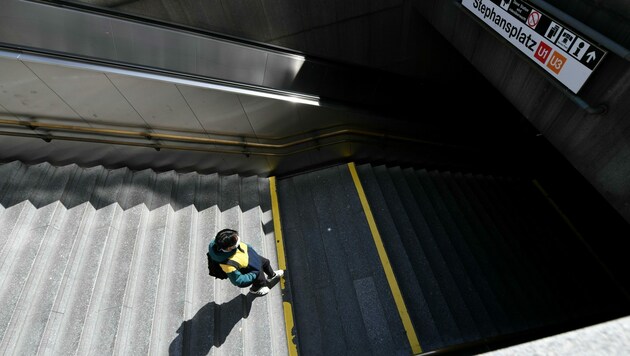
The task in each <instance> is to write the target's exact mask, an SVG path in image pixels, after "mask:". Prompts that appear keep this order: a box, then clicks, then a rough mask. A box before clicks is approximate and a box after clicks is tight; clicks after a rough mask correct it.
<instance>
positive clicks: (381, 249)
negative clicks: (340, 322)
mask: <svg viewBox="0 0 630 356" xmlns="http://www.w3.org/2000/svg"><path fill="white" fill-rule="evenodd" d="M348 168H349V169H350V174H351V175H352V180H354V185H355V187H356V188H357V193H358V194H359V199H360V200H361V205H362V206H363V211H364V212H365V218H366V219H367V222H368V225H369V226H370V231H371V232H372V238H373V239H374V244H375V245H376V250H377V251H378V256H379V257H380V259H381V264H382V265H383V269H384V270H385V276H386V277H387V282H388V283H389V288H390V289H391V290H392V295H393V296H394V301H395V302H396V308H397V309H398V313H399V314H400V319H401V320H402V323H403V326H404V327H405V331H406V332H407V339H408V340H409V345H410V346H411V351H412V352H413V353H414V354H420V353H422V348H421V347H420V342H419V341H418V337H417V336H416V331H415V330H414V328H413V324H412V323H411V319H410V318H409V313H408V312H407V307H406V306H405V301H404V300H403V298H402V294H401V293H400V288H399V287H398V282H397V281H396V276H395V275H394V271H393V270H392V266H391V265H390V264H389V258H388V257H387V252H386V251H385V246H384V245H383V241H382V240H381V235H380V234H379V232H378V229H377V227H376V222H375V221H374V216H373V215H372V210H370V205H369V204H368V201H367V198H366V196H365V192H364V191H363V186H362V185H361V181H360V180H359V175H358V174H357V169H356V166H355V164H354V162H350V163H348Z"/></svg>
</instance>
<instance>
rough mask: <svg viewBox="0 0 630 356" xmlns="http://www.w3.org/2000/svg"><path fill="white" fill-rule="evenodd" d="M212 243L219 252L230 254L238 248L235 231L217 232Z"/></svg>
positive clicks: (238, 240)
mask: <svg viewBox="0 0 630 356" xmlns="http://www.w3.org/2000/svg"><path fill="white" fill-rule="evenodd" d="M214 241H215V243H216V245H217V247H218V248H219V250H221V251H223V252H230V251H232V250H234V249H235V248H237V247H238V244H239V242H240V239H239V237H238V232H237V231H236V230H232V229H223V230H221V231H219V232H217V236H215V238H214Z"/></svg>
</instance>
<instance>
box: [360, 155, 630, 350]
mask: <svg viewBox="0 0 630 356" xmlns="http://www.w3.org/2000/svg"><path fill="white" fill-rule="evenodd" d="M357 171H358V173H359V176H360V180H361V182H362V185H363V187H364V189H365V192H366V195H367V198H368V200H369V202H370V206H371V209H372V212H373V214H374V217H375V220H376V223H377V225H378V228H379V231H380V234H381V236H382V237H383V243H384V245H385V248H386V249H387V252H388V254H389V258H390V261H391V264H392V268H393V270H394V272H395V274H396V276H397V280H398V283H399V284H400V288H401V291H402V294H403V296H404V297H405V301H406V304H407V308H408V310H409V314H410V317H411V319H412V321H413V324H414V326H415V328H416V332H417V333H418V338H419V341H420V343H421V345H422V348H423V351H425V352H426V351H431V350H437V349H442V348H445V347H452V346H456V345H462V344H466V343H469V344H470V343H476V342H479V341H482V340H491V339H492V338H494V337H498V336H506V335H518V334H523V333H524V332H530V331H532V330H540V329H544V328H553V327H558V326H561V325H568V324H569V323H574V325H575V323H580V322H587V321H588V320H591V321H592V320H598V319H599V320H606V318H607V317H611V316H615V315H616V316H621V315H624V314H623V313H624V310H626V311H627V310H628V309H627V307H628V300H625V299H624V297H623V294H622V293H621V291H620V290H619V289H618V288H616V286H615V284H614V283H613V281H612V280H611V278H610V277H609V276H608V275H607V274H606V273H605V270H604V269H603V268H602V266H601V265H599V264H598V263H597V261H596V260H595V258H594V257H593V256H592V255H590V254H589V253H588V250H587V249H586V248H585V246H584V245H583V244H582V243H581V242H580V241H579V239H578V237H577V236H576V234H575V233H574V232H573V231H572V230H571V229H570V228H569V227H568V225H567V224H566V223H565V222H564V221H563V220H562V219H561V217H560V215H559V214H558V212H557V211H555V210H554V209H552V207H551V205H550V204H549V202H548V201H546V200H545V198H544V196H543V194H541V192H540V191H538V190H537V189H536V188H535V186H534V185H533V184H532V182H531V181H529V180H522V179H516V178H510V177H492V176H488V175H482V174H472V173H459V172H448V171H436V170H431V171H429V170H426V169H414V168H401V167H387V166H384V165H377V166H372V165H370V164H363V165H359V166H357Z"/></svg>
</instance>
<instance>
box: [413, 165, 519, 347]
mask: <svg viewBox="0 0 630 356" xmlns="http://www.w3.org/2000/svg"><path fill="white" fill-rule="evenodd" d="M416 174H417V175H418V176H419V177H421V179H422V180H423V184H424V185H425V186H427V185H430V184H433V186H434V188H435V192H436V193H437V194H436V195H434V196H433V201H434V202H435V204H436V205H437V206H439V205H443V206H442V207H441V208H440V210H439V211H440V216H441V219H442V220H443V221H444V222H445V223H446V224H445V227H446V228H447V230H450V231H449V235H451V236H454V237H456V238H457V239H458V240H459V241H460V256H461V255H463V256H464V257H463V258H462V261H463V262H464V263H465V266H466V269H467V270H468V271H470V276H471V279H472V281H473V283H474V284H475V287H476V288H477V290H478V291H479V294H480V296H481V297H482V301H483V302H484V306H485V308H486V310H487V312H488V316H489V317H490V318H491V322H490V324H491V325H492V324H495V327H496V328H497V329H495V330H486V331H485V332H484V335H485V336H486V337H487V336H495V335H497V334H498V333H501V334H506V333H509V332H512V331H513V329H512V327H511V326H510V324H509V322H508V320H507V316H506V314H505V310H504V305H502V304H501V302H499V299H498V298H497V296H496V292H495V290H496V289H497V287H499V286H500V284H498V283H496V281H497V278H496V272H495V271H494V268H493V267H492V266H491V265H490V264H489V263H490V261H489V260H488V255H487V254H486V253H485V251H483V249H481V248H480V242H479V239H478V237H477V236H476V234H475V232H474V231H473V229H472V227H471V226H470V224H469V222H468V220H467V218H466V216H465V215H464V213H463V212H462V210H461V209H460V207H459V205H458V203H457V200H456V199H455V197H454V196H453V194H452V193H451V191H450V189H449V188H448V187H447V185H446V183H445V182H444V181H443V179H442V175H441V174H438V173H437V172H433V173H429V172H427V171H426V170H419V171H416ZM440 202H442V203H440ZM454 227H457V229H454ZM491 281H494V282H495V283H491Z"/></svg>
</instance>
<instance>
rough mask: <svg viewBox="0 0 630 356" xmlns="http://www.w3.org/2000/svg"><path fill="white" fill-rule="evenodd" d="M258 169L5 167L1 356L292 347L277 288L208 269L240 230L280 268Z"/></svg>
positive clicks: (0, 184) (1, 169) (265, 351)
mask: <svg viewBox="0 0 630 356" xmlns="http://www.w3.org/2000/svg"><path fill="white" fill-rule="evenodd" d="M268 184H269V183H268V180H267V179H266V178H260V177H256V176H250V177H243V176H239V175H219V174H199V173H185V174H184V173H177V172H174V171H169V172H162V173H158V172H154V171H152V170H143V171H131V170H129V169H127V168H120V169H113V170H112V169H106V168H104V167H102V166H98V167H91V168H82V167H78V166H76V165H68V166H61V167H55V166H52V165H50V164H48V163H41V164H35V165H27V164H23V163H21V162H18V161H14V162H10V163H6V164H2V165H0V354H3V355H36V354H37V355H40V354H41V355H69V354H78V355H87V354H90V355H92V354H120V355H130V354H145V355H146V354H151V355H167V354H168V355H208V354H211V355H234V354H244V355H286V354H287V341H286V338H285V326H284V318H283V309H282V296H281V292H280V288H279V287H276V288H273V289H272V291H271V292H270V294H269V295H267V296H265V297H259V298H253V297H252V296H251V295H248V294H247V289H243V290H241V289H239V288H237V287H234V286H232V285H231V284H230V283H229V281H220V280H214V279H213V278H211V277H210V276H208V272H207V266H206V256H205V253H206V250H207V245H208V243H209V242H210V240H211V239H212V238H213V237H214V234H215V233H216V231H218V230H220V229H221V228H233V229H236V230H238V231H240V232H241V236H242V237H243V240H244V241H246V242H248V243H250V244H251V245H252V246H253V247H254V248H255V249H256V250H257V251H259V252H260V253H261V254H262V255H264V256H266V257H268V258H269V259H270V260H271V261H272V267H273V268H277V262H276V261H277V257H276V249H275V241H274V238H275V237H274V232H273V223H272V221H271V206H270V205H271V204H270V195H269V185H268Z"/></svg>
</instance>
